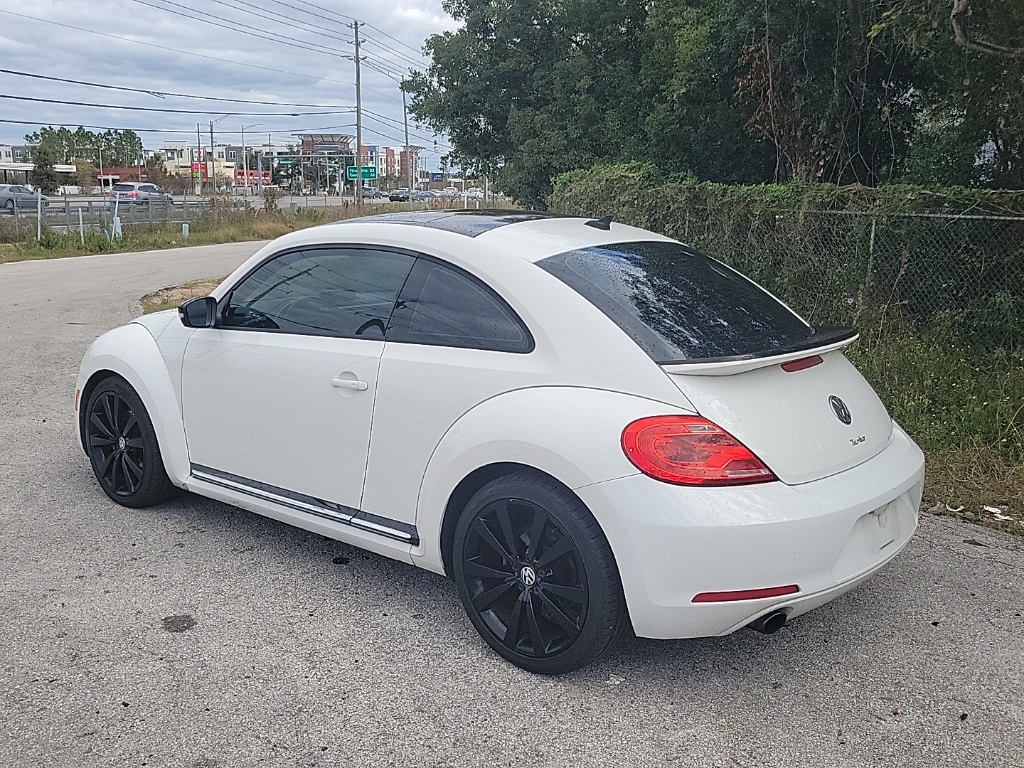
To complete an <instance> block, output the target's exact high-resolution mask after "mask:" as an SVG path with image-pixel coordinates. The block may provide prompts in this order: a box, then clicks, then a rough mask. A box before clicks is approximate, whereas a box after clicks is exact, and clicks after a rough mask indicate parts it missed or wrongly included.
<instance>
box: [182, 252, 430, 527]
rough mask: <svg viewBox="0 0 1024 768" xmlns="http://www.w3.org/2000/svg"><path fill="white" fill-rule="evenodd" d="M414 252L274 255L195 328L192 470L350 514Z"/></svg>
mask: <svg viewBox="0 0 1024 768" xmlns="http://www.w3.org/2000/svg"><path fill="white" fill-rule="evenodd" d="M413 262H414V259H413V258H412V257H410V256H407V255H404V254H401V253H394V252H391V251H387V250H380V249H373V248H364V247H330V248H317V249H308V248H307V249H303V250H293V251H288V252H284V253H282V254H278V255H276V256H274V257H272V258H271V259H269V260H268V261H266V262H264V263H263V264H262V265H261V266H259V267H258V268H256V269H255V270H254V271H253V272H252V273H250V274H249V275H248V276H247V277H245V278H243V279H242V280H241V281H239V283H238V285H237V286H236V287H235V288H234V289H233V290H232V292H231V293H230V294H228V296H226V297H225V298H224V299H223V300H222V301H221V303H220V306H219V308H218V320H217V324H216V326H215V327H213V328H201V329H198V330H196V332H195V333H194V334H193V335H192V337H191V338H190V339H189V341H188V345H187V347H186V349H185V356H184V362H183V366H182V384H181V392H182V414H183V418H184V423H185V435H186V439H187V441H188V451H189V460H190V462H191V464H192V473H193V474H194V475H196V476H197V477H200V478H202V479H204V480H207V481H210V482H219V483H221V484H226V485H228V487H231V488H234V489H235V490H241V491H243V492H247V493H251V494H252V495H256V496H260V497H262V498H264V499H270V500H272V501H275V502H278V503H281V504H285V505H286V506H291V507H293V508H296V509H299V510H300V511H305V512H310V513H312V514H319V515H322V516H326V517H333V518H336V519H339V520H342V521H346V522H347V521H349V519H350V518H351V517H352V516H353V515H354V514H355V513H356V511H357V510H358V509H359V506H360V501H361V494H362V486H363V477H364V474H365V471H366V455H367V448H368V445H369V437H370V421H371V417H372V414H373V403H374V397H375V393H376V386H377V372H378V368H379V365H380V357H381V353H382V351H383V348H384V341H383V339H384V328H385V325H386V323H387V321H388V317H389V316H390V314H391V311H392V308H393V306H394V303H395V299H396V297H397V295H398V292H399V290H400V289H401V287H402V284H403V283H404V281H405V279H406V277H407V276H408V273H409V271H410V269H411V268H412V264H413Z"/></svg>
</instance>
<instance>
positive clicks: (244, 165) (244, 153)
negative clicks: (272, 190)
mask: <svg viewBox="0 0 1024 768" xmlns="http://www.w3.org/2000/svg"><path fill="white" fill-rule="evenodd" d="M257 125H263V123H253V124H252V125H243V126H242V168H243V169H244V171H243V172H244V173H245V196H246V197H248V196H249V152H248V150H246V148H245V129H246V128H255V127H256V126H257ZM236 167H237V166H236ZM262 176H263V173H262V171H261V173H260V177H261V178H262Z"/></svg>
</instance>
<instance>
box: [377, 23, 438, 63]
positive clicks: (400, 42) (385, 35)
mask: <svg viewBox="0 0 1024 768" xmlns="http://www.w3.org/2000/svg"><path fill="white" fill-rule="evenodd" d="M366 26H368V27H369V28H370V29H372V30H375V31H377V32H379V33H380V34H382V35H384V37H386V38H388V39H389V40H394V41H395V42H396V43H398V44H399V45H401V46H404V47H406V48H408V49H409V50H410V51H412V52H413V53H415V54H416V55H417V56H419V57H420V58H421V59H425V58H427V57H426V56H424V55H423V52H422V51H417V50H416V49H415V48H413V47H412V46H411V45H409V44H408V43H403V42H402V41H401V40H399V39H398V38H397V37H394V36H392V35H389V34H388V33H387V32H385V31H384V30H383V29H381V28H380V27H375V26H374V25H373V24H367V25H366Z"/></svg>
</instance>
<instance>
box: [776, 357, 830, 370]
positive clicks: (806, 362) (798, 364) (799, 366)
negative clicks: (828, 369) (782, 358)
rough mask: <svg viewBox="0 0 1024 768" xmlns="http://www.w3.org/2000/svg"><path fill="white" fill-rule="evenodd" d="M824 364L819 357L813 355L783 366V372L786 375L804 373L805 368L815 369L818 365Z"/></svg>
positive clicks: (791, 361)
mask: <svg viewBox="0 0 1024 768" xmlns="http://www.w3.org/2000/svg"><path fill="white" fill-rule="evenodd" d="M822 362H824V361H823V360H822V359H821V357H819V356H818V355H812V356H811V357H801V358H800V359H799V360H790V361H789V362H788V363H783V364H782V370H784V371H785V372H786V373H793V372H795V371H802V370H804V369H805V368H813V367H814V366H816V365H819V364H821V363H822Z"/></svg>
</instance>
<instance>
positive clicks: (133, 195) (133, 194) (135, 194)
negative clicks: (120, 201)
mask: <svg viewBox="0 0 1024 768" xmlns="http://www.w3.org/2000/svg"><path fill="white" fill-rule="evenodd" d="M138 196H139V193H138V192H136V191H135V190H134V189H133V190H132V197H138Z"/></svg>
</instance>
